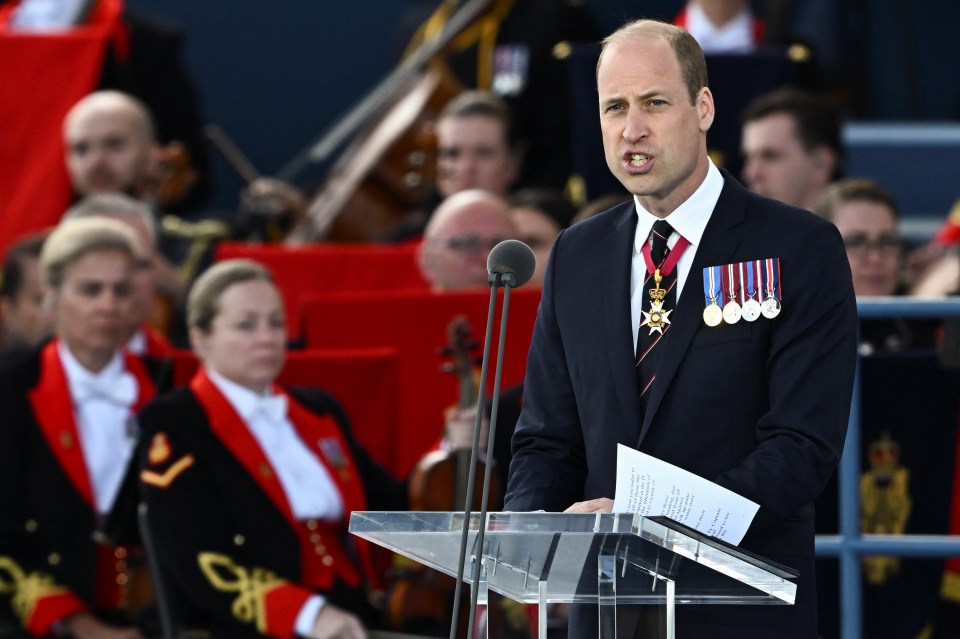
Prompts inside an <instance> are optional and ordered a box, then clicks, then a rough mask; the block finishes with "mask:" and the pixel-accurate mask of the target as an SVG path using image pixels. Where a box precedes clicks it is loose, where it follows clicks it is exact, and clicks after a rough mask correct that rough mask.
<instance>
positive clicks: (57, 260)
mask: <svg viewBox="0 0 960 639" xmlns="http://www.w3.org/2000/svg"><path fill="white" fill-rule="evenodd" d="M105 251H118V252H121V253H123V254H125V255H127V256H128V257H129V258H130V260H131V262H133V261H136V259H137V240H136V236H134V234H133V231H131V230H130V229H129V228H128V227H127V226H125V225H124V224H123V222H118V221H117V220H111V219H109V218H104V217H98V218H93V217H89V218H84V219H77V220H67V221H65V222H61V223H60V224H59V225H57V227H56V228H55V229H53V231H51V233H50V235H49V237H47V240H46V241H45V242H44V243H43V250H42V251H41V252H40V269H41V274H42V276H43V282H44V284H45V285H46V286H48V287H49V288H52V289H58V288H60V285H61V284H63V276H64V273H65V272H66V269H67V267H69V266H70V265H71V264H73V263H74V262H76V261H77V260H79V259H81V258H83V257H85V256H86V255H88V254H90V253H99V252H105Z"/></svg>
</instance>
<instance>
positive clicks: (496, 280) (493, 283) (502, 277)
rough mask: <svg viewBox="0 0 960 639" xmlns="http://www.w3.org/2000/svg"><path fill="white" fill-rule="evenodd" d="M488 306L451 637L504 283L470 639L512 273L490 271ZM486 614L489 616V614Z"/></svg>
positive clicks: (513, 280)
mask: <svg viewBox="0 0 960 639" xmlns="http://www.w3.org/2000/svg"><path fill="white" fill-rule="evenodd" d="M488 281H489V283H490V308H489V310H488V311H487V331H486V336H485V338H484V343H483V361H482V364H481V365H480V391H479V397H478V399H477V417H476V420H475V421H474V426H473V444H472V447H471V450H470V471H469V474H468V476H467V494H466V496H465V499H464V504H465V506H464V509H463V531H462V533H461V535H460V557H459V560H458V562H457V585H456V589H455V591H454V595H453V619H452V621H451V623H450V639H456V636H457V625H458V621H459V616H460V615H459V613H460V596H461V592H462V588H463V573H464V564H465V563H466V554H467V541H468V539H469V533H470V515H471V510H472V507H473V491H474V486H475V484H476V475H477V459H478V457H479V449H480V425H481V422H482V419H483V403H482V402H483V396H484V394H485V393H486V384H487V368H488V364H489V362H490V343H491V341H492V340H493V336H492V332H493V330H492V329H493V320H494V315H495V312H494V311H495V309H496V304H497V288H499V287H501V286H502V287H503V289H504V291H503V311H502V312H501V314H500V340H499V342H498V344H497V365H496V370H495V372H494V382H493V400H492V401H493V403H492V407H491V409H490V429H489V431H488V433H487V462H486V467H485V468H484V473H483V490H482V493H481V499H480V513H479V514H480V517H479V526H478V529H477V539H476V544H475V545H476V551H475V553H474V555H473V580H472V582H471V585H472V589H471V590H472V592H471V595H470V617H469V619H468V624H467V639H473V630H474V625H475V620H476V614H477V596H478V595H479V590H480V589H479V587H478V586H479V583H480V572H481V570H482V568H483V566H482V564H481V555H482V553H483V538H484V532H485V531H486V519H487V501H488V497H489V494H490V469H491V468H492V467H493V464H492V463H491V462H492V454H493V442H494V436H495V435H496V432H497V411H498V408H499V405H500V377H501V375H502V373H503V350H504V343H505V340H506V335H507V311H508V310H509V307H510V289H511V288H513V287H514V286H516V282H517V276H516V274H515V273H504V274H500V273H490V275H489V277H488ZM488 618H489V617H488Z"/></svg>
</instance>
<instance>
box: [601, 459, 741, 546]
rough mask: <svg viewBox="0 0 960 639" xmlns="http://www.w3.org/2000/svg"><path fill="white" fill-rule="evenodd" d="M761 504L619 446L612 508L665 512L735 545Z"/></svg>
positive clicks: (643, 513) (682, 522)
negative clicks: (615, 490)
mask: <svg viewBox="0 0 960 639" xmlns="http://www.w3.org/2000/svg"><path fill="white" fill-rule="evenodd" d="M759 508H760V505H759V504H756V503H754V502H752V501H750V500H749V499H747V498H745V497H741V496H740V495H738V494H736V493H735V492H733V491H730V490H727V489H726V488H724V487H722V486H718V485H717V484H715V483H713V482H712V481H708V480H706V479H704V478H703V477H700V476H698V475H694V474H693V473H691V472H688V471H686V470H683V469H682V468H678V467H677V466H673V465H672V464H668V463H667V462H665V461H661V460H659V459H657V458H656V457H651V456H650V455H647V454H645V453H641V452H640V451H638V450H634V449H633V448H630V447H628V446H624V445H623V444H619V445H618V446H617V492H616V495H615V497H614V500H613V512H615V513H636V514H639V515H647V516H651V517H652V516H656V515H664V516H666V517H669V518H670V519H673V520H674V521H678V522H680V523H681V524H684V525H685V526H689V527H690V528H693V529H694V530H697V531H699V532H702V533H704V534H706V535H710V536H711V537H716V538H718V539H722V540H723V541H726V542H728V543H731V544H739V543H740V540H742V539H743V536H744V535H745V534H746V533H747V528H749V527H750V522H751V521H753V518H754V516H755V515H756V514H757V510H758V509H759Z"/></svg>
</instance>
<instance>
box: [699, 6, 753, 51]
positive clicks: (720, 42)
mask: <svg viewBox="0 0 960 639" xmlns="http://www.w3.org/2000/svg"><path fill="white" fill-rule="evenodd" d="M686 11H687V24H686V29H687V31H689V32H690V35H692V36H693V38H694V39H695V40H696V41H697V42H698V43H699V44H700V48H701V49H703V52H704V53H705V54H708V55H709V54H711V53H752V52H753V51H755V50H756V48H757V43H756V39H755V36H754V31H753V13H752V12H751V11H750V8H749V7H745V8H744V9H743V10H741V11H740V13H738V14H737V15H736V16H734V17H733V19H732V20H730V21H728V22H727V23H726V24H725V25H723V26H720V27H718V26H716V25H715V24H713V23H712V22H710V19H709V18H707V14H706V13H704V12H703V8H702V7H701V6H700V3H698V2H688V3H687V9H686Z"/></svg>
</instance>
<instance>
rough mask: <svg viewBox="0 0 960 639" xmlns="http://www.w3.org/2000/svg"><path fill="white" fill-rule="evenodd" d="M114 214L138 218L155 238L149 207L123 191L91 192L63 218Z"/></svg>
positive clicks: (154, 226)
mask: <svg viewBox="0 0 960 639" xmlns="http://www.w3.org/2000/svg"><path fill="white" fill-rule="evenodd" d="M105 215H115V216H117V217H132V218H140V219H141V220H142V221H143V223H144V224H146V225H147V229H148V230H149V231H150V236H151V237H152V238H153V240H154V242H156V240H157V220H156V218H154V216H153V212H152V211H151V210H150V207H149V206H147V205H146V204H144V203H143V202H141V201H140V200H138V199H136V198H133V197H130V196H129V195H124V194H123V193H93V194H91V195H88V196H86V197H85V198H83V199H82V200H80V201H79V202H77V203H76V204H74V205H73V206H71V207H70V208H69V209H67V212H66V213H64V214H63V217H62V218H60V219H61V221H63V220H75V219H78V218H82V217H102V216H105Z"/></svg>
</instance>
